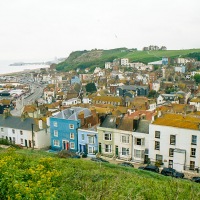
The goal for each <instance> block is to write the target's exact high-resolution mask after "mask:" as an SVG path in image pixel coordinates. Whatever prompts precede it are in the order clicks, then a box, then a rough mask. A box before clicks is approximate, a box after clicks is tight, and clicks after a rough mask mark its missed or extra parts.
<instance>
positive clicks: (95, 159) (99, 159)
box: [91, 158, 109, 163]
mask: <svg viewBox="0 0 200 200" xmlns="http://www.w3.org/2000/svg"><path fill="white" fill-rule="evenodd" d="M91 160H92V161H95V162H106V163H109V162H108V161H107V160H105V159H103V158H91Z"/></svg>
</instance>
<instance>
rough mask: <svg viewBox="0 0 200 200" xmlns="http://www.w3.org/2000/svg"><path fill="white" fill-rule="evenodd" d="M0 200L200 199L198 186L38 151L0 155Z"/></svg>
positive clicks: (2, 152)
mask: <svg viewBox="0 0 200 200" xmlns="http://www.w3.org/2000/svg"><path fill="white" fill-rule="evenodd" d="M0 199H1V200H4V199H13V200H16V199H37V200H39V199H42V200H43V199H59V200H60V199H72V200H73V199H75V200H78V199H91V200H92V199H95V200H100V199H108V200H111V199H117V200H120V199H122V200H125V199H136V200H137V199H138V200H142V199H152V200H155V199H159V200H160V199H162V200H163V199H167V200H168V199H170V200H173V199H184V200H187V199H194V200H195V199H200V187H199V184H196V183H193V182H191V181H188V180H180V179H174V178H171V177H164V176H162V175H160V174H155V173H152V172H146V171H143V170H138V169H132V168H125V167H120V166H118V165H114V164H107V163H102V164H101V163H93V162H92V161H90V160H83V159H61V158H57V157H55V154H49V153H45V152H41V151H37V150H34V151H31V150H17V151H15V150H14V149H8V150H0Z"/></svg>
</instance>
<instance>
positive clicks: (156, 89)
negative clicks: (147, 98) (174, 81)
mask: <svg viewBox="0 0 200 200" xmlns="http://www.w3.org/2000/svg"><path fill="white" fill-rule="evenodd" d="M152 90H155V91H156V92H158V91H159V90H160V82H159V81H155V82H153V84H152Z"/></svg>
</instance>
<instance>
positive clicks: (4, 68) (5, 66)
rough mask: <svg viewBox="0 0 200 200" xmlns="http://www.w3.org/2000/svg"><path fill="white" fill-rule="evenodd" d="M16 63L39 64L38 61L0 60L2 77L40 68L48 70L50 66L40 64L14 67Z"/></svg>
mask: <svg viewBox="0 0 200 200" xmlns="http://www.w3.org/2000/svg"><path fill="white" fill-rule="evenodd" d="M14 63H37V62H36V61H35V62H34V61H19V60H12V61H11V60H0V75H4V74H9V73H14V72H22V71H24V70H33V69H38V68H44V67H45V68H48V67H49V65H38V64H33V65H30V64H25V65H12V66H10V65H11V64H14Z"/></svg>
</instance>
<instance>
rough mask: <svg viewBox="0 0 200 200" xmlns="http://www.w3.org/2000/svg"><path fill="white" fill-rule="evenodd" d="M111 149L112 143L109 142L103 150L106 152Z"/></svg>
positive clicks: (109, 151)
mask: <svg viewBox="0 0 200 200" xmlns="http://www.w3.org/2000/svg"><path fill="white" fill-rule="evenodd" d="M111 149H112V145H110V144H105V152H106V153H111V151H112V150H111Z"/></svg>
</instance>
